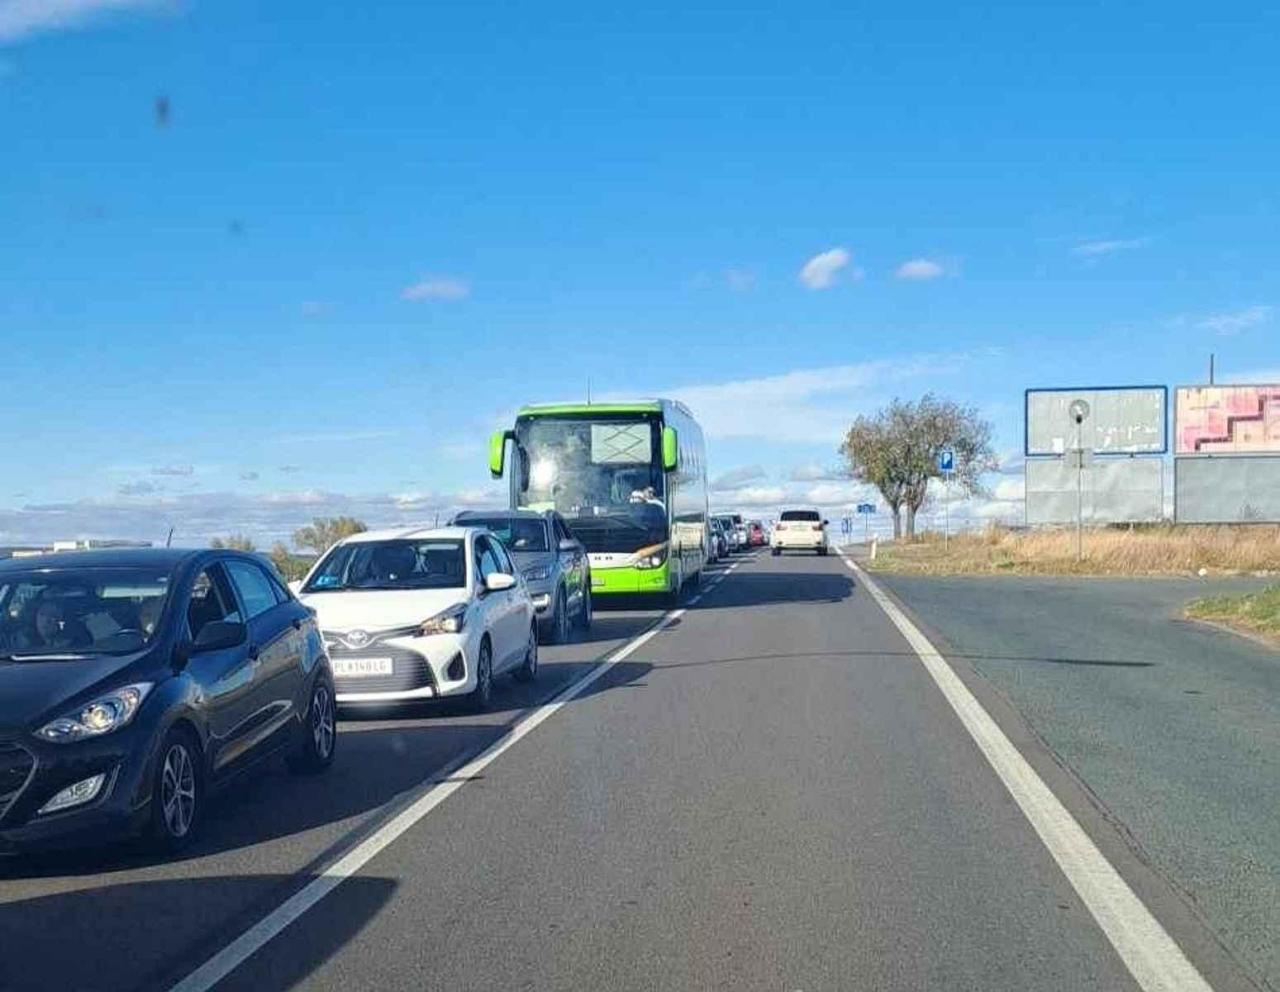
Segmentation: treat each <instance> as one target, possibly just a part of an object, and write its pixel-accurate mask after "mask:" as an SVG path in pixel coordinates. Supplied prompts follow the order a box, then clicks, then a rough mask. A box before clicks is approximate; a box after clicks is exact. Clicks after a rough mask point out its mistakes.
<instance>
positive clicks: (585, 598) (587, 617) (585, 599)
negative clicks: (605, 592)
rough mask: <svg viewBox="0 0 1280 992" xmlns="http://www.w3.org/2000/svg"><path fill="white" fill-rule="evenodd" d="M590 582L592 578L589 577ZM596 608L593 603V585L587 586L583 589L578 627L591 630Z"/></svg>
mask: <svg viewBox="0 0 1280 992" xmlns="http://www.w3.org/2000/svg"><path fill="white" fill-rule="evenodd" d="M587 581H588V582H590V581H591V580H590V579H588V580H587ZM594 610H595V608H594V607H593V606H592V604H591V586H589V585H588V586H585V587H584V588H583V590H582V607H581V609H579V610H578V629H579V630H590V629H591V621H592V619H594Z"/></svg>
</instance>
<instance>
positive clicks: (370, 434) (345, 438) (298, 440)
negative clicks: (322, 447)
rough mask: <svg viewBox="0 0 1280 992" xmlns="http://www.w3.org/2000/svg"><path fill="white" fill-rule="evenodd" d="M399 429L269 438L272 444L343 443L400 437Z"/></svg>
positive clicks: (332, 432)
mask: <svg viewBox="0 0 1280 992" xmlns="http://www.w3.org/2000/svg"><path fill="white" fill-rule="evenodd" d="M399 436H400V432H399V431H397V430H369V431H321V432H319V433H316V434H282V435H280V436H279V437H273V438H269V439H268V443H270V444H341V443H344V442H350V441H376V440H380V439H382V438H389V437H399Z"/></svg>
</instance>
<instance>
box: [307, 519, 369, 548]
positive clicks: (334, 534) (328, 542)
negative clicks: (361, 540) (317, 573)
mask: <svg viewBox="0 0 1280 992" xmlns="http://www.w3.org/2000/svg"><path fill="white" fill-rule="evenodd" d="M368 529H369V528H368V527H366V526H365V523H364V521H363V520H357V519H356V518H355V517H316V518H315V519H314V520H312V521H311V523H310V524H308V525H307V526H306V527H302V528H300V529H299V530H296V531H294V532H293V543H294V545H295V546H296V547H299V548H310V549H311V550H312V551H314V552H315V553H316V554H318V555H322V554H324V553H325V552H326V551H328V550H329V549H330V548H331V547H333V546H334V545H335V544H337V543H338V542H339V541H341V540H342V539H343V538H344V537H350V536H351V535H352V534H360V533H363V532H364V531H366V530H368Z"/></svg>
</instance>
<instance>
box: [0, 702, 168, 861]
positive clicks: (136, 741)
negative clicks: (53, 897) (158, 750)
mask: <svg viewBox="0 0 1280 992" xmlns="http://www.w3.org/2000/svg"><path fill="white" fill-rule="evenodd" d="M149 738H150V735H149V733H147V732H146V731H145V730H143V729H142V728H139V727H137V726H130V727H126V728H124V729H123V730H120V731H117V732H116V733H115V734H108V735H106V736H104V737H102V738H99V739H98V740H88V741H78V742H76V743H72V744H50V743H46V742H43V741H39V740H37V739H35V738H31V739H23V740H11V741H6V742H4V743H0V767H4V768H8V767H12V760H13V758H14V756H15V751H21V752H24V753H25V756H26V759H29V761H30V768H29V771H28V774H27V777H26V779H25V781H24V782H23V784H22V785H21V786H20V787H19V788H17V789H16V790H13V789H12V788H11V787H6V791H5V792H3V793H0V796H2V797H3V798H0V851H4V852H17V851H21V850H27V849H32V848H42V847H67V846H72V845H74V844H77V843H81V842H83V841H86V840H91V841H92V842H93V843H105V842H108V841H111V840H116V839H119V838H121V837H126V836H129V835H131V834H134V833H136V832H137V831H138V830H139V829H141V827H142V826H143V824H144V823H145V821H146V817H147V812H148V807H147V803H148V799H149V795H150V789H149V782H150V767H151V765H150V760H151V753H150V749H149V747H148V746H147V745H148V741H149ZM24 760H25V759H24ZM98 774H102V775H104V776H105V781H104V782H103V784H102V787H101V789H99V791H98V793H97V795H95V796H94V797H93V798H92V799H91V800H89V801H88V802H86V803H83V804H81V805H78V806H72V807H70V808H68V809H63V810H59V811H57V812H53V813H44V814H42V813H40V812H39V810H40V808H41V807H42V806H44V804H45V803H47V802H48V801H49V800H50V799H52V798H53V797H54V796H55V795H56V794H57V793H58V792H60V791H61V790H63V789H65V788H67V787H68V786H70V785H72V784H74V783H76V782H79V781H82V780H84V779H87V778H91V777H93V776H94V775H98ZM13 780H14V778H13V777H10V781H13Z"/></svg>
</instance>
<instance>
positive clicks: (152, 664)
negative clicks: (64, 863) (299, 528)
mask: <svg viewBox="0 0 1280 992" xmlns="http://www.w3.org/2000/svg"><path fill="white" fill-rule="evenodd" d="M334 713H335V710H334V701H333V679H332V675H331V673H330V671H329V662H328V659H327V658H326V656H325V653H324V645H323V643H322V641H321V639H320V633H319V631H318V629H317V627H316V624H315V621H314V619H313V617H312V614H311V612H310V611H309V610H307V608H306V607H304V606H303V605H302V604H301V603H299V602H298V601H297V600H296V599H295V598H294V597H293V595H292V594H291V593H290V592H289V591H288V590H287V589H286V588H285V587H284V585H283V584H282V583H281V582H280V580H279V578H277V576H276V575H275V574H274V572H273V571H272V570H271V569H270V568H269V567H267V566H265V565H264V564H263V562H262V561H261V560H259V559H258V558H257V557H256V556H254V555H250V554H243V553H240V552H235V551H221V550H219V551H177V550H170V549H160V548H155V549H151V548H149V549H131V550H127V551H126V550H118V551H117V550H113V551H86V552H65V553H59V554H53V555H45V556H41V557H35V558H24V559H13V560H9V561H4V562H0V849H10V850H12V849H16V848H21V847H26V846H34V845H39V844H50V843H52V844H62V843H69V842H72V841H74V840H76V839H78V838H81V837H91V838H93V839H94V840H102V839H106V838H109V837H113V836H117V835H122V834H130V833H135V832H139V831H142V832H145V833H147V834H149V835H150V838H151V839H152V840H153V841H154V842H155V843H156V844H157V845H158V846H160V847H162V848H168V849H177V848H180V847H182V846H184V845H186V844H187V843H188V842H189V841H190V840H191V838H192V837H193V835H194V834H195V832H196V829H197V827H198V826H199V824H200V820H201V817H202V814H203V812H204V808H205V802H206V799H207V796H208V794H209V790H210V788H211V787H212V786H214V785H215V784H216V783H218V782H220V781H222V780H227V779H230V778H231V776H232V775H233V773H234V772H237V771H239V770H241V769H242V768H243V767H244V766H245V765H247V764H249V763H252V762H254V761H257V760H259V759H262V758H265V757H267V756H269V755H272V754H276V753H279V752H284V753H285V754H286V755H287V758H288V761H289V764H290V767H291V768H293V769H294V770H295V771H299V772H310V771H319V770H321V769H324V768H327V767H328V766H329V764H330V763H331V762H332V761H333V755H334V745H335V742H336V726H335V722H334Z"/></svg>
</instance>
